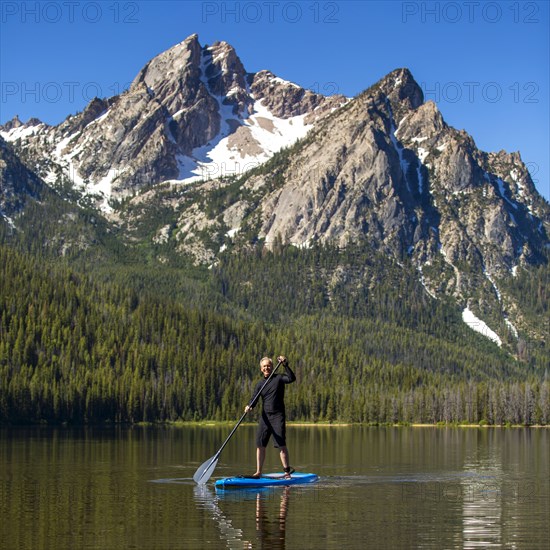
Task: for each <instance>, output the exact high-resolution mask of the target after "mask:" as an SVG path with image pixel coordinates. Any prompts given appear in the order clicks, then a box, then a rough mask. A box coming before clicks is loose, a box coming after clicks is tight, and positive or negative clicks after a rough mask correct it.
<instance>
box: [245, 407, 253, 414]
mask: <svg viewBox="0 0 550 550" xmlns="http://www.w3.org/2000/svg"><path fill="white" fill-rule="evenodd" d="M251 410H252V407H251V406H250V405H247V406H246V407H245V408H244V412H245V413H247V412H248V411H251Z"/></svg>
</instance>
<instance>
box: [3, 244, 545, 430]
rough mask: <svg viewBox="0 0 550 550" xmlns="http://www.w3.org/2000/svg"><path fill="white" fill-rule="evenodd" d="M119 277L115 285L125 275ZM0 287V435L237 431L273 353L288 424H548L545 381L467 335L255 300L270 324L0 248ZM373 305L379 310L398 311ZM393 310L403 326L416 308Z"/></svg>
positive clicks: (272, 265)
mask: <svg viewBox="0 0 550 550" xmlns="http://www.w3.org/2000/svg"><path fill="white" fill-rule="evenodd" d="M283 259H285V258H283ZM253 260H254V262H257V261H258V259H257V258H253ZM327 261H328V260H327ZM266 262H267V263H266V264H265V266H264V267H263V268H262V269H266V270H268V271H270V272H271V273H273V277H274V279H275V278H276V273H275V272H277V270H279V271H281V276H284V271H283V270H281V269H280V268H277V267H276V265H278V262H275V260H273V259H272V258H267V259H266ZM282 264H283V265H284V264H285V262H282ZM262 265H263V264H262ZM230 268H231V266H230V265H228V269H230ZM233 268H234V269H238V268H239V266H238V264H235V266H233ZM120 269H121V270H122V269H123V268H122V267H120ZM240 269H241V270H244V274H245V275H246V270H245V265H244V264H242V265H241V266H240ZM262 269H261V270H260V271H262ZM288 276H289V275H288V272H287V280H289V279H288ZM220 277H221V275H220V274H217V275H215V276H214V275H213V278H212V279H211V285H213V286H214V287H215V286H216V285H218V284H220V281H221V279H220ZM247 277H248V275H247ZM116 278H117V279H118V280H125V278H124V274H123V272H122V273H120V274H119V275H117V277H116ZM0 280H1V287H0V315H1V318H0V422H4V423H5V422H9V423H25V422H52V423H53V422H72V423H82V422H139V421H175V420H201V419H218V420H224V419H226V420H234V419H235V418H238V417H239V416H240V414H241V412H242V409H243V407H244V405H245V404H246V403H247V402H248V400H249V398H250V393H251V391H252V387H253V384H254V383H255V381H256V379H257V378H258V375H259V368H258V363H259V359H260V358H261V357H262V356H263V355H272V356H273V355H276V354H277V353H286V354H287V355H288V356H289V357H290V359H291V361H292V364H293V367H294V368H295V370H296V373H297V375H298V382H297V383H296V384H294V385H292V386H290V387H289V388H288V392H287V407H288V413H289V417H290V418H292V419H294V420H304V421H346V422H372V423H380V422H440V421H444V422H462V421H467V422H476V423H478V422H487V423H494V424H505V423H508V422H509V423H513V424H516V423H520V424H533V423H541V424H547V423H548V422H549V414H550V401H549V386H548V380H547V379H546V378H545V377H544V376H543V374H542V373H541V371H540V370H539V369H536V368H531V369H528V368H526V365H524V364H520V363H518V362H516V361H515V360H513V359H512V358H511V357H510V356H509V355H507V354H506V353H504V352H500V351H498V350H495V349H494V346H490V345H488V344H487V343H486V342H485V341H484V340H483V338H482V337H481V336H478V335H475V334H469V333H468V338H469V340H467V341H466V340H461V339H460V338H458V339H456V338H455V339H456V341H452V340H449V339H445V338H443V337H442V336H438V334H437V333H435V334H434V335H430V334H429V332H422V331H420V329H419V327H420V326H421V324H422V323H421V322H420V321H419V322H418V323H419V324H418V326H417V327H416V328H415V327H413V326H411V327H410V328H406V327H404V326H403V324H404V319H405V317H402V318H399V319H398V317H399V315H398V313H395V317H396V319H395V320H387V319H386V317H385V316H384V317H380V318H361V317H360V316H355V317H354V316H342V315H338V314H337V312H335V311H331V310H330V309H329V308H327V307H324V308H320V309H319V311H318V312H317V313H315V314H311V315H305V314H301V315H298V314H296V315H285V311H293V310H292V308H290V306H289V309H288V310H285V307H286V306H285V304H280V303H277V302H275V303H272V304H269V303H268V302H267V301H265V307H264V308H263V309H264V310H265V308H268V307H272V308H273V309H274V310H276V311H277V312H278V313H277V315H276V316H273V318H272V319H266V320H263V319H262V318H261V315H260V313H261V311H262V308H260V306H257V307H258V309H257V310H254V307H256V306H254V307H252V305H249V308H248V309H249V311H248V312H247V313H246V314H239V315H237V314H236V315H229V314H228V313H227V312H226V311H221V310H220V311H218V312H215V311H213V310H211V309H209V308H208V307H201V308H199V307H197V306H196V304H195V302H194V301H192V302H191V305H189V306H187V305H185V303H184V302H183V301H178V302H172V301H170V300H168V299H165V298H163V297H159V296H155V294H154V289H151V290H150V291H149V292H137V291H136V289H135V288H133V287H132V286H121V285H119V284H113V283H110V282H108V280H107V277H103V278H98V277H94V276H92V275H84V274H81V273H77V272H75V271H74V270H72V269H70V268H69V267H67V266H65V267H63V266H62V265H60V264H56V265H55V266H52V265H49V264H48V263H43V262H38V261H37V260H34V259H33V257H31V256H29V255H28V254H23V253H21V252H17V251H15V250H14V249H13V248H11V247H7V246H0ZM239 281H242V279H239V278H238V277H237V276H236V275H234V276H233V277H232V278H231V280H228V281H227V285H228V286H227V287H226V289H225V297H226V298H227V299H229V296H230V294H232V295H233V298H235V300H237V302H239V301H242V300H244V299H245V295H241V296H240V297H237V296H235V295H234V293H236V292H237V291H236V290H234V287H233V285H234V284H235V286H236V287H238V286H240V285H241V283H240V282H239ZM254 284H255V283H254ZM244 286H245V287H248V288H249V287H250V284H248V285H244ZM211 291H212V289H211ZM288 291H289V292H291V290H290V289H289V290H288ZM255 292H257V291H255ZM280 292H281V293H282V294H281V296H282V295H283V294H284V287H283V288H282V289H281V291H280ZM293 292H294V293H293V294H292V295H291V297H290V298H289V299H290V300H294V302H295V303H298V304H299V303H300V301H301V299H302V296H301V294H302V290H300V289H298V292H296V291H293ZM267 294H268V295H270V294H269V293H267ZM162 295H164V292H163V293H161V296H162ZM276 297H277V295H275V296H272V298H276ZM382 298H383V296H382V295H381V296H380V300H382ZM281 299H282V298H281ZM369 299H371V303H373V304H374V303H378V305H377V306H376V307H377V308H382V309H384V308H385V311H389V309H388V308H390V309H392V310H393V308H394V305H393V304H397V299H395V300H394V299H393V298H392V299H389V298H388V299H387V300H389V301H387V302H384V303H386V305H385V306H383V307H382V305H381V303H382V302H380V300H378V299H375V297H371V298H369ZM384 299H386V298H384ZM414 300H416V298H414ZM403 301H404V302H408V300H405V298H402V300H401V302H403ZM372 307H375V306H374V305H373V306H372ZM402 307H404V308H405V310H406V313H407V311H408V308H410V307H412V306H411V305H410V303H409V305H404V306H402ZM222 309H223V308H222ZM244 309H246V308H244ZM250 310H254V311H250ZM296 311H299V308H297V309H296ZM397 311H399V308H396V312H397ZM407 314H408V313H407ZM435 314H436V315H441V316H442V317H441V318H444V316H445V315H446V313H445V312H440V313H437V312H436V313H435ZM388 319H391V316H390V317H388ZM397 321H399V322H397ZM412 324H413V325H414V324H415V323H412ZM440 332H442V331H440ZM466 344H468V345H466ZM504 380H506V381H504Z"/></svg>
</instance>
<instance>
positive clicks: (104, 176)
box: [2, 35, 345, 199]
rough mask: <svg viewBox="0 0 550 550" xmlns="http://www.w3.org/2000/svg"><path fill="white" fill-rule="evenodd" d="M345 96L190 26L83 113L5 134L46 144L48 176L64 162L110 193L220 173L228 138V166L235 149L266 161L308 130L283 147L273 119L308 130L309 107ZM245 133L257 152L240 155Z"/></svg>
mask: <svg viewBox="0 0 550 550" xmlns="http://www.w3.org/2000/svg"><path fill="white" fill-rule="evenodd" d="M344 102H345V99H344V98H343V97H341V96H340V97H332V98H326V97H324V96H321V95H319V94H314V93H312V92H309V91H306V90H303V89H302V88H300V87H298V86H296V85H294V84H292V83H289V82H285V81H282V80H281V79H277V78H276V77H275V76H274V75H272V74H271V73H269V72H268V71H261V72H260V73H257V74H248V73H247V72H246V71H245V69H244V67H243V64H242V63H241V61H240V59H239V57H238V56H237V54H236V52H235V50H234V49H233V48H232V47H231V46H230V45H229V44H227V43H225V42H217V43H215V44H214V45H213V46H210V47H209V46H204V47H202V46H201V45H200V44H199V40H198V36H197V35H192V36H190V37H189V38H187V39H186V40H184V41H183V42H181V43H180V44H177V45H176V46H174V47H172V48H170V49H169V50H167V51H165V52H163V53H161V54H160V55H158V56H157V57H155V58H154V59H152V60H151V61H150V62H149V63H147V64H146V65H145V67H143V69H142V70H141V71H140V72H139V74H138V75H137V76H136V78H135V79H134V81H133V82H132V84H131V85H130V87H129V89H128V90H127V91H126V92H124V93H123V94H121V95H120V96H116V97H113V98H110V99H107V100H104V99H98V98H96V99H94V100H92V101H91V103H90V104H89V105H88V106H87V108H86V109H85V110H84V111H83V112H82V113H80V114H78V115H75V116H70V117H68V118H67V119H66V120H65V121H64V122H63V123H62V124H60V125H59V126H56V127H54V128H48V127H45V126H43V127H42V129H41V131H39V132H35V133H33V134H28V135H24V136H22V135H21V133H20V132H19V133H16V129H17V127H18V126H20V125H21V122H20V121H19V120H14V121H12V122H11V123H9V124H8V125H6V126H4V128H2V135H3V136H4V137H5V139H7V140H10V141H15V140H18V147H19V148H20V149H21V150H26V149H32V150H33V151H34V152H35V153H36V152H37V151H40V155H41V157H43V158H46V159H47V161H45V162H43V163H42V165H41V172H40V174H41V176H42V177H43V178H44V179H45V180H46V181H49V182H51V183H54V181H55V180H56V178H59V173H60V171H61V172H63V173H64V174H65V175H66V176H67V177H69V178H71V179H72V180H73V182H74V184H75V185H76V186H78V187H80V188H81V189H83V190H85V191H87V192H90V193H99V194H100V195H102V196H103V198H104V199H108V198H109V197H118V196H123V195H125V194H127V193H128V192H133V191H135V190H137V189H140V188H142V187H144V186H149V185H151V184H156V183H159V182H162V181H164V180H170V179H172V180H186V179H187V180H188V179H190V178H191V179H193V178H194V179H198V178H199V179H200V178H201V177H204V176H205V175H206V176H208V177H210V176H211V175H213V174H216V173H217V172H219V170H218V169H216V168H214V169H211V168H210V165H211V164H212V163H213V162H214V161H215V160H217V158H218V157H219V154H218V157H214V158H212V157H211V156H210V152H211V150H212V149H213V148H215V147H216V146H218V150H219V149H220V148H221V149H224V147H225V149H224V152H225V153H226V154H225V156H223V155H222V157H221V158H222V159H223V160H224V161H225V162H227V166H226V170H227V171H228V172H230V171H235V170H239V169H240V166H239V167H238V168H235V166H234V163H233V164H230V160H231V159H232V157H231V154H233V156H234V157H235V158H236V159H237V160H238V159H242V158H244V156H248V157H249V160H250V159H253V160H255V159H258V161H263V160H265V159H266V158H268V157H269V156H271V155H272V154H273V153H274V152H275V151H276V150H277V149H278V148H280V146H285V145H289V144H291V143H292V142H293V141H295V140H296V139H297V137H300V136H299V135H292V134H289V135H287V136H284V135H281V136H279V137H280V138H282V139H279V141H280V144H279V145H280V146H275V148H274V149H273V148H268V147H266V144H265V143H263V142H269V141H270V139H269V138H270V137H271V136H270V133H277V131H278V130H277V128H276V126H277V125H276V124H275V123H274V120H277V119H281V120H291V119H295V122H296V124H298V123H299V124H300V125H301V127H302V134H305V132H306V131H307V129H308V126H307V125H306V124H305V123H304V122H303V120H299V121H298V120H296V117H299V116H306V115H309V119H308V121H309V122H310V123H311V122H313V121H314V120H315V119H317V118H320V117H321V116H322V115H323V114H325V113H327V112H328V111H329V109H332V108H335V107H338V106H340V105H341V104H343V103H344ZM320 107H323V108H322V109H320V110H318V111H316V112H315V113H313V111H314V110H316V109H318V108H320ZM258 109H261V111H262V116H263V118H262V120H265V124H267V123H271V125H272V128H271V129H269V128H266V127H265V124H264V130H265V131H264V134H266V136H264V137H265V138H266V139H262V138H261V137H260V138H258V137H257V136H256V137H254V135H253V134H254V131H253V130H256V129H257V128H258V127H259V126H261V121H258V120H255V119H254V118H251V115H253V114H254V113H255V112H256V110H258ZM254 125H255V126H256V127H255V128H254ZM256 133H257V132H256ZM279 134H280V132H279ZM224 140H225V141H224ZM221 142H223V144H222V143H221ZM226 142H227V143H226ZM245 142H248V143H249V149H248V153H249V154H248V155H242V154H241V155H239V152H240V149H239V146H240V145H242V144H243V143H245ZM218 164H219V162H218ZM201 167H202V169H201ZM217 168H219V167H217Z"/></svg>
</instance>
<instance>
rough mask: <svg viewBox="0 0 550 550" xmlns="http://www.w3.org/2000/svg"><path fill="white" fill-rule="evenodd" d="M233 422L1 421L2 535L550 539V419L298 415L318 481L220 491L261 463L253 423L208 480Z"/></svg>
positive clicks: (511, 543)
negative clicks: (317, 421) (398, 424)
mask: <svg viewBox="0 0 550 550" xmlns="http://www.w3.org/2000/svg"><path fill="white" fill-rule="evenodd" d="M230 429H231V426H229V427H228V426H224V427H219V426H218V427H166V428H158V427H133V428H112V429H105V428H102V429H99V428H87V429H64V428H59V429H52V428H32V429H2V430H0V548H2V549H10V550H11V549H27V548H28V549H33V550H37V549H55V550H64V549H71V550H73V549H80V548H97V549H106V550H108V549H114V550H122V549H126V548H131V549H146V550H154V549H179V548H190V549H199V550H200V549H218V548H220V549H221V548H232V549H233V548H287V549H323V548H334V549H339V550H343V549H344V548H345V549H348V548H376V549H381V548H403V549H411V548H434V549H438V550H440V549H444V548H528V549H541V550H543V549H544V550H546V549H548V540H549V539H550V526H549V523H550V520H549V518H550V471H549V468H550V466H549V463H550V431H549V430H546V429H540V430H537V429H532V430H527V429H475V428H474V429H471V428H468V429H460V428H395V429H394V428H366V427H301V426H300V427H299V426H291V427H290V428H289V449H290V451H291V458H292V462H293V464H294V466H295V467H296V468H297V469H299V470H300V471H311V472H316V473H318V474H319V475H320V481H319V482H318V483H316V484H313V485H309V486H304V487H292V488H287V489H283V488H277V489H264V490H263V491H254V490H253V491H246V492H245V491H237V492H234V491H229V492H228V491H226V492H223V493H219V492H218V493H216V492H215V490H214V488H213V481H214V479H216V478H218V477H224V476H229V475H233V474H238V473H251V472H252V471H253V469H254V443H253V433H254V427H253V426H241V427H240V428H239V430H238V431H237V432H236V434H235V435H234V437H233V438H232V439H231V441H230V443H229V445H228V446H227V447H226V449H225V450H224V452H223V454H222V457H221V459H220V462H219V463H218V466H217V468H216V470H215V472H214V475H213V477H212V479H211V482H210V483H208V485H207V486H206V487H205V488H203V490H199V489H198V488H197V487H196V486H195V484H194V483H193V481H192V476H193V473H194V472H195V470H196V469H197V468H198V466H199V465H200V464H201V463H202V462H203V461H205V460H206V459H207V458H209V457H210V456H212V455H213V454H215V452H216V451H217V449H218V448H219V446H220V445H221V443H222V442H223V440H224V439H225V437H226V436H227V434H228V433H229V431H230ZM267 466H268V468H266V471H269V470H272V471H278V470H279V469H280V468H279V464H278V457H277V454H276V452H275V450H274V449H268V459H267Z"/></svg>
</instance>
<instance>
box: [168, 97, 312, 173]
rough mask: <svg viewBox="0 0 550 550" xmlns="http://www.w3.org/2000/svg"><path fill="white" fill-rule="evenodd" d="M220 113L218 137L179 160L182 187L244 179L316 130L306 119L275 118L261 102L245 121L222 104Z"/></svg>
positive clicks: (301, 116) (258, 102)
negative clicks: (235, 177) (279, 152)
mask: <svg viewBox="0 0 550 550" xmlns="http://www.w3.org/2000/svg"><path fill="white" fill-rule="evenodd" d="M220 110H221V112H222V119H223V123H222V128H221V130H220V132H219V134H218V136H217V137H216V138H215V139H213V140H212V141H210V142H209V143H208V144H206V145H204V146H202V147H197V148H196V149H193V153H192V155H191V156H183V155H180V156H178V165H179V168H180V176H179V178H178V180H176V181H178V182H179V183H191V182H193V181H197V180H208V179H213V178H219V177H224V176H232V175H237V176H238V175H241V174H243V173H244V172H247V171H248V170H251V169H252V168H255V167H256V166H258V165H260V164H262V163H263V162H265V161H266V160H269V159H270V158H271V157H272V156H273V155H274V154H275V153H277V152H278V151H280V150H281V149H283V148H284V147H289V146H291V145H292V144H294V143H295V142H296V141H297V140H298V139H301V138H303V137H305V136H306V134H307V133H308V132H309V130H310V129H311V128H312V127H313V125H312V124H306V123H305V118H306V115H299V116H295V117H291V118H286V119H285V118H279V117H276V116H274V115H273V114H272V113H271V112H270V111H269V110H268V109H267V108H266V107H265V106H264V105H263V104H262V101H256V102H255V103H254V107H253V112H252V114H251V115H250V116H249V117H248V118H246V119H243V120H239V119H237V118H236V117H235V115H233V114H232V112H231V108H230V107H228V106H227V105H223V104H222V103H221V102H220Z"/></svg>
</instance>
